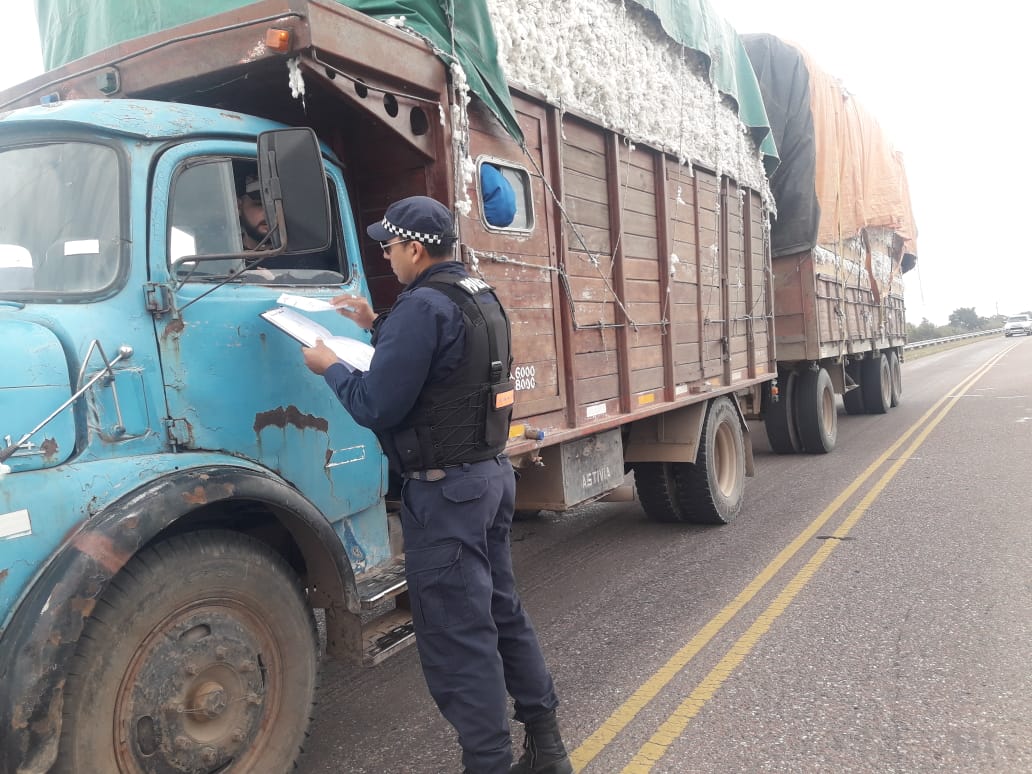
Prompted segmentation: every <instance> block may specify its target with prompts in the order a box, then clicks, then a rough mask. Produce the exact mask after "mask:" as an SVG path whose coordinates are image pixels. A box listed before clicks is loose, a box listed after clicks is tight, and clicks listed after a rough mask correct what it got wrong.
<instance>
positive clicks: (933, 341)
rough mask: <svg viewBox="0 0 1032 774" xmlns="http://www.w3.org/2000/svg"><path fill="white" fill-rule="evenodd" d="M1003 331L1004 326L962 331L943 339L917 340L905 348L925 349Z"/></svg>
mask: <svg viewBox="0 0 1032 774" xmlns="http://www.w3.org/2000/svg"><path fill="white" fill-rule="evenodd" d="M1002 332H1003V328H993V329H992V330H990V331H977V332H975V333H962V334H960V335H959V336H945V337H943V338H941V339H926V340H925V341H915V342H914V343H913V344H904V345H903V349H904V350H907V349H923V348H924V347H934V346H936V345H938V344H949V343H950V342H951V341H960V340H962V339H977V338H978V337H979V336H992V335H993V334H996V333H1002Z"/></svg>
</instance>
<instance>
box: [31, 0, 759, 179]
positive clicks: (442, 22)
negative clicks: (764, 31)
mask: <svg viewBox="0 0 1032 774" xmlns="http://www.w3.org/2000/svg"><path fill="white" fill-rule="evenodd" d="M633 1H634V2H636V3H637V4H638V5H640V6H642V7H643V8H645V9H646V10H648V11H651V12H652V13H654V14H655V15H656V16H657V17H658V18H659V20H660V22H661V23H662V25H663V28H664V29H665V30H666V32H667V34H669V35H670V36H671V37H672V38H673V39H674V40H675V41H677V42H679V43H681V44H683V45H685V46H687V47H688V48H691V49H694V50H697V51H701V52H702V53H704V54H705V55H706V56H707V57H709V60H710V78H711V80H712V82H713V83H714V84H715V85H716V87H717V88H718V89H720V91H722V92H724V93H725V94H728V95H729V96H731V97H732V98H734V100H735V101H736V102H737V103H738V110H739V116H740V118H741V120H742V123H744V124H745V125H746V126H748V127H749V128H750V130H751V131H752V132H753V137H754V139H755V140H756V142H757V144H758V145H760V149H761V150H762V152H763V154H764V157H765V159H766V162H767V168H768V172H769V171H772V170H773V167H774V166H775V165H776V163H777V152H776V150H775V148H774V142H773V140H772V138H771V134H770V127H769V125H768V123H767V117H766V113H765V112H764V109H763V102H762V99H761V97H760V91H759V87H758V85H757V83H756V77H755V76H754V75H753V71H752V68H751V67H750V65H749V60H748V57H747V56H746V54H745V50H744V48H743V47H742V44H741V42H740V41H739V39H738V36H737V34H736V33H735V31H734V28H732V27H731V26H730V25H729V24H728V23H727V22H726V21H724V19H723V18H722V17H720V16H719V15H718V14H716V13H715V12H714V11H713V10H712V9H711V8H710V6H709V4H708V2H707V0H633ZM338 2H342V3H343V4H344V5H347V6H349V7H351V8H354V9H355V10H357V11H361V12H362V13H365V14H368V15H370V16H372V17H374V18H378V19H386V18H389V17H392V16H404V17H405V21H406V24H407V25H408V26H410V27H411V28H412V29H414V30H416V31H417V32H419V33H420V34H422V35H425V36H426V37H427V38H428V39H429V40H431V41H432V42H433V44H434V45H435V46H437V48H439V49H440V50H441V51H443V52H445V54H446V55H449V54H451V52H452V51H453V41H452V25H451V23H450V22H449V17H451V16H453V14H457V15H456V16H455V25H454V36H455V39H454V53H455V56H456V57H457V58H458V60H459V62H460V63H461V64H462V67H463V69H464V70H465V71H466V77H467V79H468V80H469V86H470V88H471V89H472V91H473V93H474V94H476V95H477V96H478V97H479V98H480V99H481V100H483V102H484V103H485V104H487V105H488V107H490V108H491V110H492V111H493V112H494V113H495V115H496V116H498V119H499V120H500V121H501V122H502V124H503V125H504V126H505V127H506V129H507V130H508V131H509V133H510V134H512V135H513V136H514V137H516V138H517V139H520V138H521V137H522V135H521V133H520V130H519V126H518V125H517V123H516V116H515V112H514V110H513V107H512V100H511V99H510V97H509V90H508V87H507V85H506V80H505V74H504V73H503V72H502V70H501V67H500V66H499V64H498V52H497V45H496V42H495V35H494V30H493V29H492V27H491V20H490V16H489V15H488V10H487V3H488V0H338ZM245 5H248V3H247V2H246V1H245V0H131V2H126V0H36V14H37V18H38V20H39V29H40V41H41V43H42V47H43V61H44V64H45V65H46V67H47V69H48V70H49V69H53V68H55V67H60V66H61V65H63V64H66V63H68V62H71V61H73V60H75V59H79V58H81V57H84V56H87V55H88V54H92V53H94V52H96V51H100V50H102V49H105V48H108V47H109V46H113V45H115V44H117V43H121V42H123V41H126V40H130V39H132V38H136V37H139V36H141V35H147V34H150V33H153V32H157V31H159V30H165V29H169V28H171V27H176V26H178V25H181V24H186V23H188V22H192V21H196V20H197V19H200V18H203V17H206V16H211V15H214V14H217V13H222V12H223V11H229V10H233V9H235V8H240V7H242V6H245ZM456 7H457V10H456Z"/></svg>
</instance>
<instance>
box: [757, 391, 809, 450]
mask: <svg viewBox="0 0 1032 774" xmlns="http://www.w3.org/2000/svg"><path fill="white" fill-rule="evenodd" d="M796 389H797V374H796V372H795V371H779V372H778V400H777V401H776V402H775V401H773V400H769V401H767V405H766V410H765V411H764V414H763V427H764V429H765V430H766V431H767V442H768V443H769V444H770V450H771V451H772V452H774V453H775V454H795V453H796V452H799V451H802V448H803V447H802V444H801V443H800V442H799V432H798V430H796V416H795V406H794V401H795V392H796Z"/></svg>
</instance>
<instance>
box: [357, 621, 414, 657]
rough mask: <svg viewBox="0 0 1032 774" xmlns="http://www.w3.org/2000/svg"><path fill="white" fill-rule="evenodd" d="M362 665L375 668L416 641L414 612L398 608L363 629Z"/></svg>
mask: <svg viewBox="0 0 1032 774" xmlns="http://www.w3.org/2000/svg"><path fill="white" fill-rule="evenodd" d="M362 640H363V643H362V645H363V647H362V664H363V665H364V666H375V665H376V664H379V663H380V662H381V661H383V660H385V659H387V658H390V657H391V656H393V655H394V654H395V653H397V652H398V651H399V650H402V649H404V648H406V647H407V646H409V645H411V644H412V643H414V642H415V641H416V632H415V630H414V628H413V626H412V611H410V610H407V609H403V608H397V609H395V610H392V611H390V612H389V613H386V614H384V615H382V616H380V617H378V618H376V619H374V620H373V621H370V622H368V623H367V624H365V625H364V626H363V627H362Z"/></svg>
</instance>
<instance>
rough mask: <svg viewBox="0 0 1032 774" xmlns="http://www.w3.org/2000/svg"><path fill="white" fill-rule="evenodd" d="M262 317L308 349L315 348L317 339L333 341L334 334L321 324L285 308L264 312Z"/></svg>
mask: <svg viewBox="0 0 1032 774" xmlns="http://www.w3.org/2000/svg"><path fill="white" fill-rule="evenodd" d="M262 317H264V318H265V319H266V320H268V321H269V322H271V323H272V324H273V325H275V326H276V327H277V328H279V329H280V330H282V331H284V332H285V333H287V334H289V335H291V336H293V337H294V338H295V339H297V340H298V341H300V342H301V343H302V344H304V345H305V346H306V347H314V346H315V340H316V339H332V338H333V334H332V333H330V332H329V331H328V330H327V329H326V328H324V327H323V326H321V325H319V323H317V322H314V321H313V320H310V319H308V318H307V317H305V316H304V315H303V314H298V313H297V312H295V311H294V310H293V309H288V308H287V307H285V306H280V307H277V308H276V309H270V310H269V311H267V312H262Z"/></svg>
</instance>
